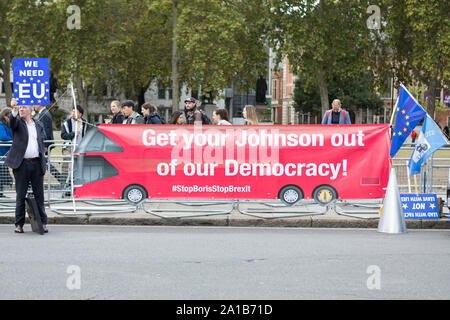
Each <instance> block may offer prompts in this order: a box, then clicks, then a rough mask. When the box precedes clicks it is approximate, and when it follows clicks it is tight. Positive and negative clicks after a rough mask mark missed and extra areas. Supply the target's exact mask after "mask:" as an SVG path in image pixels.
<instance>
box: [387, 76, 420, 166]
mask: <svg viewBox="0 0 450 320" xmlns="http://www.w3.org/2000/svg"><path fill="white" fill-rule="evenodd" d="M426 114H427V113H426V112H425V110H423V108H422V107H421V106H420V105H419V104H418V103H417V101H416V99H414V97H413V96H412V95H411V94H410V93H409V92H408V90H406V88H405V87H404V86H403V85H402V84H401V85H400V93H399V95H398V100H397V113H396V115H395V125H394V132H393V133H392V142H391V151H390V156H391V158H393V157H394V156H395V155H396V154H397V151H398V150H399V149H400V147H401V146H402V144H403V142H405V140H406V138H408V136H409V135H410V134H411V131H412V130H413V129H414V128H415V127H416V126H417V124H418V123H419V122H420V120H422V119H423V117H425V115H426Z"/></svg>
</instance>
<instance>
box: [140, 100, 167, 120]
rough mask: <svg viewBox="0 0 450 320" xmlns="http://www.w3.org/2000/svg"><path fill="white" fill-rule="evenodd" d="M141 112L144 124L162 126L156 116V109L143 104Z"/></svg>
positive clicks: (150, 105)
mask: <svg viewBox="0 0 450 320" xmlns="http://www.w3.org/2000/svg"><path fill="white" fill-rule="evenodd" d="M141 111H142V114H143V115H144V119H145V122H144V123H145V124H163V121H162V120H161V117H160V116H159V114H158V109H157V108H156V107H155V106H154V105H152V104H151V103H148V102H147V103H144V104H143V105H142V108H141Z"/></svg>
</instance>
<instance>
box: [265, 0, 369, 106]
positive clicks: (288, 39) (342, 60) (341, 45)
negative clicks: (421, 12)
mask: <svg viewBox="0 0 450 320" xmlns="http://www.w3.org/2000/svg"><path fill="white" fill-rule="evenodd" d="M268 3H269V7H268V10H269V11H270V23H269V24H268V33H269V35H270V39H271V45H272V47H274V48H276V50H277V52H278V54H279V56H280V57H281V56H287V57H288V59H289V63H290V64H291V65H292V67H293V70H294V72H295V73H298V74H302V75H303V76H304V80H305V81H306V83H307V85H308V86H311V85H312V84H313V83H315V84H316V85H317V87H318V88H319V92H320V99H321V108H322V113H324V112H325V111H326V110H327V109H328V108H329V100H328V96H329V92H328V90H329V89H328V82H329V81H330V79H331V78H332V77H333V75H334V74H339V76H340V77H342V78H352V77H354V76H355V75H358V74H361V73H362V72H363V71H365V69H366V68H367V65H368V62H367V50H368V48H369V46H368V45H369V42H368V37H367V35H368V29H367V26H366V16H367V14H366V8H367V1H354V0H343V1H332V0H320V1H309V0H303V1H302V0H284V1H278V0H268Z"/></svg>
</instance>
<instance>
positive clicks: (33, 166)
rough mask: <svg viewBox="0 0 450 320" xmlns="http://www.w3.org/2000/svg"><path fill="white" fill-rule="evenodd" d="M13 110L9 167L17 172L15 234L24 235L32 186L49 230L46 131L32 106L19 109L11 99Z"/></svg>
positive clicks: (7, 162)
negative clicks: (45, 179) (27, 203)
mask: <svg viewBox="0 0 450 320" xmlns="http://www.w3.org/2000/svg"><path fill="white" fill-rule="evenodd" d="M11 106H12V108H13V110H12V113H11V117H10V118H9V127H10V128H11V132H12V136H13V142H12V146H11V149H10V150H9V152H8V156H7V157H6V162H5V164H6V165H7V166H8V167H10V168H11V169H13V174H14V179H15V181H16V214H15V216H16V218H15V222H14V224H15V226H16V229H15V230H14V232H16V233H23V225H24V224H25V197H26V195H27V191H28V185H29V184H30V183H31V188H32V189H33V194H34V198H35V200H36V204H37V207H38V210H39V214H40V216H41V221H42V225H43V228H44V232H48V229H47V214H46V212H45V207H44V175H45V170H46V168H47V166H46V162H47V161H46V158H45V150H44V140H45V139H46V137H45V131H44V128H43V126H42V124H41V123H40V121H38V120H35V119H33V117H32V112H33V108H32V107H31V106H20V107H18V106H17V101H16V100H15V99H12V100H11Z"/></svg>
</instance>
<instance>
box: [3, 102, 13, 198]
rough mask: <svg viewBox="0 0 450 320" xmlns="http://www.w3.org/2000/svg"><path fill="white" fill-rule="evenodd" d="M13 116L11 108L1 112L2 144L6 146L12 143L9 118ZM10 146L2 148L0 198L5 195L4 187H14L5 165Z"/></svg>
mask: <svg viewBox="0 0 450 320" xmlns="http://www.w3.org/2000/svg"><path fill="white" fill-rule="evenodd" d="M10 115H11V109H10V108H4V109H3V110H2V111H1V112H0V144H6V143H8V142H11V140H12V134H11V129H10V128H9V127H8V122H9V116H10ZM9 149H10V147H9V146H0V197H4V195H3V186H4V185H12V183H13V181H12V177H11V175H10V173H9V169H8V167H7V166H6V165H5V160H6V154H7V153H8V151H9Z"/></svg>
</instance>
